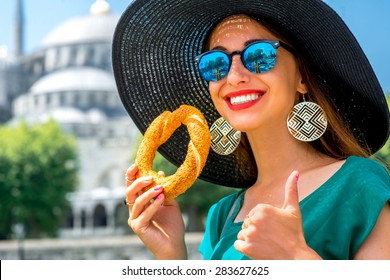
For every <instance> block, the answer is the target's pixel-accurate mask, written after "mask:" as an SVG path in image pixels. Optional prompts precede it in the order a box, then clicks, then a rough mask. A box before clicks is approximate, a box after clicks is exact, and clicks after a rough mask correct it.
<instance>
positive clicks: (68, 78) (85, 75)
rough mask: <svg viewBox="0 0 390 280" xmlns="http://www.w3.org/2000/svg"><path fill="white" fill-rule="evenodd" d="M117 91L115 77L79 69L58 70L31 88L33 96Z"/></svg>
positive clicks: (94, 70) (87, 69) (89, 68)
mask: <svg viewBox="0 0 390 280" xmlns="http://www.w3.org/2000/svg"><path fill="white" fill-rule="evenodd" d="M81 90H82V91H96V92H102V91H116V84H115V80H114V77H113V76H112V75H111V74H110V73H108V72H106V71H104V70H101V69H98V68H92V67H77V68H66V69H64V70H58V71H56V72H53V73H51V74H49V75H46V76H44V77H42V78H41V79H39V80H38V81H37V82H35V83H34V85H33V86H32V87H31V89H30V92H31V93H32V94H41V93H46V92H59V91H61V92H66V91H81Z"/></svg>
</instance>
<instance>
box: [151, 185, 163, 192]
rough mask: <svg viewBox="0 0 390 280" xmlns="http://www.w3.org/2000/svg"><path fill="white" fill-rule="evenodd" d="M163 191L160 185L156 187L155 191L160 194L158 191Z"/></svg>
mask: <svg viewBox="0 0 390 280" xmlns="http://www.w3.org/2000/svg"><path fill="white" fill-rule="evenodd" d="M161 189H162V186H161V185H158V186H155V187H154V189H153V190H154V191H156V192H158V191H161Z"/></svg>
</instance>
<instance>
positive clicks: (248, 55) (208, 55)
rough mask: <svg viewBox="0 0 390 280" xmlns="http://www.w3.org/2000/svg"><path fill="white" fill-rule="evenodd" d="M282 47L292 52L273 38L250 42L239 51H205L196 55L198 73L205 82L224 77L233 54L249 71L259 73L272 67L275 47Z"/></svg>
mask: <svg viewBox="0 0 390 280" xmlns="http://www.w3.org/2000/svg"><path fill="white" fill-rule="evenodd" d="M279 47H283V48H284V49H286V50H288V51H289V52H291V53H292V54H294V50H293V49H292V48H291V47H290V46H289V45H287V44H285V43H283V42H280V41H273V40H259V41H255V42H253V43H250V44H249V45H248V46H246V47H245V48H244V49H243V50H241V51H234V52H231V53H227V52H224V51H221V50H211V51H207V52H205V53H203V54H201V55H199V56H198V57H196V62H197V63H198V69H199V72H200V75H201V76H202V78H203V79H204V80H206V81H207V82H211V81H212V82H216V81H219V80H222V79H223V78H225V77H226V75H227V74H228V72H229V70H230V66H231V65H232V59H233V55H236V54H239V55H240V57H241V61H242V64H243V65H244V66H245V68H246V69H248V70H249V71H250V72H252V73H255V74H259V73H264V72H267V71H268V70H270V69H272V68H273V67H274V66H275V63H276V49H277V48H279Z"/></svg>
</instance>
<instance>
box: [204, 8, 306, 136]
mask: <svg viewBox="0 0 390 280" xmlns="http://www.w3.org/2000/svg"><path fill="white" fill-rule="evenodd" d="M254 40H279V41H280V39H279V38H277V37H276V36H275V35H273V34H272V33H271V32H270V31H269V30H267V29H266V28H265V27H263V26H262V25H261V24H260V23H258V22H257V21H256V20H254V19H251V18H250V17H248V16H246V15H234V16H230V17H228V18H226V19H224V20H223V21H222V22H221V23H219V24H218V26H217V27H216V28H215V29H214V30H213V32H212V33H211V35H210V38H209V49H210V50H213V49H219V50H224V51H226V52H228V53H230V52H233V51H239V50H242V49H243V48H244V47H245V46H247V45H248V44H249V43H251V42H253V41H254ZM209 91H210V94H211V98H212V100H213V102H214V104H215V106H216V108H217V110H218V112H219V113H220V114H221V115H222V116H223V117H224V118H225V119H226V120H227V121H228V122H229V123H230V124H231V125H232V126H233V127H234V128H236V129H237V130H240V131H244V132H249V131H253V130H257V129H264V128H267V127H271V128H273V129H276V128H277V127H281V128H284V129H287V127H286V119H287V115H288V113H289V111H290V110H291V108H292V107H293V106H294V103H295V100H296V98H297V92H300V93H305V92H306V87H305V85H304V84H303V83H302V81H301V75H300V73H299V71H298V66H297V63H296V60H295V58H294V56H293V55H292V54H291V53H290V52H288V51H287V50H286V49H284V48H283V47H279V48H278V49H277V56H276V64H275V67H274V68H272V69H271V70H268V71H267V72H265V73H262V74H255V73H251V72H250V71H249V70H247V69H246V68H245V67H244V65H243V64H242V62H241V60H240V57H239V55H234V56H233V58H232V65H231V68H230V70H229V72H228V74H227V76H226V77H225V78H223V79H221V80H220V81H217V82H210V83H209Z"/></svg>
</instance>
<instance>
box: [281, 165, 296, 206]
mask: <svg viewBox="0 0 390 280" xmlns="http://www.w3.org/2000/svg"><path fill="white" fill-rule="evenodd" d="M298 178H299V173H298V171H293V172H292V173H291V174H290V176H289V177H288V179H287V181H286V186H285V193H284V204H283V207H282V209H285V210H290V211H298V212H300V209H299V197H298Z"/></svg>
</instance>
